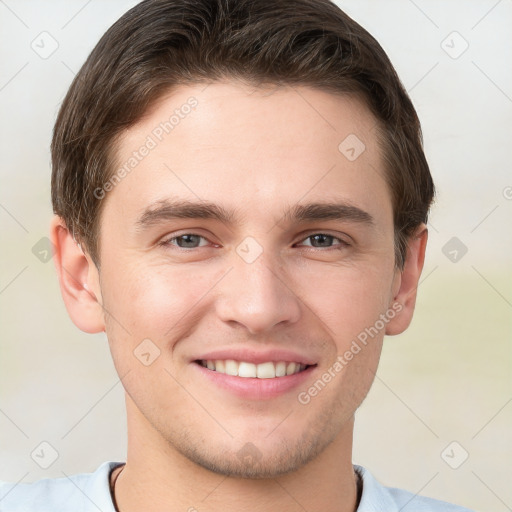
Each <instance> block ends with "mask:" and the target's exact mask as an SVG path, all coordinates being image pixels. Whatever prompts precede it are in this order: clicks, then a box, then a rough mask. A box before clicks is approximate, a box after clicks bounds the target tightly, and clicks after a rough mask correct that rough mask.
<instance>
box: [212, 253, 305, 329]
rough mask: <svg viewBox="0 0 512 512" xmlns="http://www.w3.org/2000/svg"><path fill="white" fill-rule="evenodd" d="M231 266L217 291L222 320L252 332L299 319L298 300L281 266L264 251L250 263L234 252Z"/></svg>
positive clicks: (299, 301) (219, 313)
mask: <svg viewBox="0 0 512 512" xmlns="http://www.w3.org/2000/svg"><path fill="white" fill-rule="evenodd" d="M233 267H234V268H232V270H231V271H230V272H229V273H228V275H227V276H226V277H225V278H224V279H223V280H222V281H221V283H220V284H221V287H220V289H219V290H218V293H219V295H218V300H217V314H218V316H219V318H220V319H221V320H223V321H224V322H226V323H229V324H232V325H235V324H238V325H241V326H243V327H244V328H245V329H247V331H248V332H249V333H251V334H258V333H264V332H267V331H271V330H272V329H274V328H275V327H277V326H278V325H280V324H281V326H285V325H288V324H293V323H295V322H297V321H298V319H299V317H300V311H301V300H300V298H299V296H298V295H297V292H296V290H294V289H293V288H294V286H293V283H291V282H290V281H291V280H290V279H289V276H288V273H287V272H286V270H285V269H284V268H283V266H282V265H280V264H279V263H278V262H276V261H275V260H273V259H272V258H270V257H268V256H267V255H266V252H265V251H264V252H263V253H262V254H261V255H260V256H259V257H258V258H257V259H256V260H255V261H253V262H252V263H248V262H246V261H244V260H243V259H242V258H241V257H239V256H238V255H234V263H233Z"/></svg>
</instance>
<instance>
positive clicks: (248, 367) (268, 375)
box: [201, 359, 306, 379]
mask: <svg viewBox="0 0 512 512" xmlns="http://www.w3.org/2000/svg"><path fill="white" fill-rule="evenodd" d="M201 365H202V366H204V367H205V368H208V369H210V370H215V371H216V372H219V373H225V374H227V375H237V376H238V377H256V378H258V379H273V378H274V377H284V376H285V375H293V374H294V373H299V372H301V371H302V370H304V369H305V368H306V365H305V364H300V363H286V362H284V361H279V362H277V363H274V362H272V361H269V362H267V363H260V364H254V363H248V362H246V361H234V360H233V359H226V360H220V359H217V360H215V361H214V360H211V359H207V360H204V359H203V360H202V361H201Z"/></svg>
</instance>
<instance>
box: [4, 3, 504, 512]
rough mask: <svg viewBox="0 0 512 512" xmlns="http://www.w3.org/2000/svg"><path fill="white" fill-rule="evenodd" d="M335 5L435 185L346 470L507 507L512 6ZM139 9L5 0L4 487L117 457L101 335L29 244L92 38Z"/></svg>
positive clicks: (45, 207) (119, 432)
mask: <svg viewBox="0 0 512 512" xmlns="http://www.w3.org/2000/svg"><path fill="white" fill-rule="evenodd" d="M338 3H339V5H340V6H341V7H342V8H344V9H345V10H346V11H347V13H348V14H349V15H351V16H352V17H353V18H355V19H356V20H357V21H358V22H360V23H361V24H362V25H363V26H364V27H365V28H367V29H368V30H369V31H370V32H371V33H372V34H373V35H374V36H375V37H376V38H377V39H378V40H379V41H380V42H381V44H382V45H383V47H384V48H385V50H386V51H387V52H388V54H389V55H390V57H391V60H392V61H393V62H394V64H395V66H396V68H397V70H398V72H399V74H400V76H401V78H402V80H403V82H404V84H405V86H406V88H407V89H408V90H409V91H410V94H411V96H412V99H413V101H414V103H415V105H416V107H417V110H418V112H419V115H420V118H421V119H422V123H423V128H424V134H425V146H426V152H427V155H428V159H429V162H430V164H431V169H432V173H433V175H434V179H435V181H436V183H437V186H438V199H437V203H436V206H435V207H434V209H433V212H432V216H431V225H430V246H429V249H428V257H427V262H426V267H425V272H424V279H423V282H422V284H421V286H420V290H419V300H418V309H417V314H416V318H415V320H414V322H413V325H412V326H411V328H410V329H409V330H408V331H407V332H406V333H405V334H403V335H401V336H398V337H395V338H388V339H387V340H386V342H385V347H384V352H383V356H382V362H381V366H380V369H379V372H378V376H377V379H376V381H375V384H374V387H373V389H372V391H371V393H370V395H369V397H368V398H367V400H366V401H365V402H364V404H363V405H362V407H361V408H360V410H359V412H358V415H357V420H356V435H355V448H354V462H356V463H358V464H361V465H364V466H366V467H368V468H369V469H370V470H371V471H372V472H373V473H374V474H375V476H376V477H377V478H378V479H379V480H380V481H381V482H382V483H384V484H386V485H392V486H396V487H402V488H407V489H409V490H412V491H414V492H419V493H421V494H425V495H429V496H433V497H437V498H441V499H445V500H448V501H453V502H456V503H459V504H462V505H466V506H468V507H471V508H474V509H477V510H481V511H484V510H485V511H486V512H490V511H495V512H502V511H506V510H511V509H512V488H511V486H510V477H511V465H510V460H511V459H512V446H511V445H512V442H511V435H510V432H511V426H512V386H511V334H512V325H511V324H512V322H511V319H512V315H511V313H512V286H511V282H512V268H511V263H510V261H511V253H512V229H511V220H512V172H511V163H510V162H511V156H512V155H511V139H510V133H511V118H512V67H511V66H510V62H512V33H511V32H510V26H511V22H512V2H511V1H510V0H501V1H496V0H490V1H487V0H485V1H484V0H480V1H476V0H473V1H469V0H466V1H464V2H462V1H455V0H451V1H446V0H443V1H433V0H423V1H421V0H415V1H414V2H413V1H412V0H410V1H409V0H386V1H383V0H381V1H376V0H375V1H369V0H350V1H341V0H340V1H339V2H338ZM134 4H135V2H133V1H106V2H105V1H103V2H101V1H100V0H92V1H89V2H87V1H85V0H80V1H55V0H52V1H46V2H40V1H37V2H36V1H27V0H19V1H15V0H4V1H1V2H0V52H1V62H2V66H1V68H0V107H1V112H2V114H1V117H0V126H1V137H0V155H1V160H0V162H1V167H0V172H1V180H2V186H1V189H0V225H1V240H2V243H1V248H2V250H1V273H0V308H1V310H0V311H1V324H0V333H1V336H2V339H1V345H0V347H1V372H0V389H1V403H0V431H1V444H0V457H1V459H0V460H1V463H0V479H3V480H9V481H13V482H17V481H19V480H23V481H27V482H28V481H33V480H36V479H38V478H41V477H59V476H63V475H69V474H72V473H77V472H86V471H87V472H88V471H93V470H94V469H96V467H97V466H98V465H99V464H100V463H102V462H103V461H105V460H123V459H124V454H125V442H126V436H125V426H124V424H125V413H124V403H123V393H122V387H121V385H120V383H119V380H118V378H117V375H116V374H115V371H114V369H113V365H112V363H111V360H110V355H109V353H108V348H107V344H106V341H105V339H104V337H103V336H101V335H97V336H91V335H86V334H84V333H82V332H80V331H79V330H78V329H77V328H76V327H75V326H74V325H73V324H72V323H71V321H70V320H69V318H68V316H67V313H66V311H65V308H64V306H63V303H62V300H61V297H60V292H59V289H58V286H57V281H56V276H55V271H54V268H53V263H52V262H51V261H49V262H47V263H42V262H41V261H39V260H38V259H37V258H36V257H35V255H34V254H33V252H32V248H33V247H34V245H35V244H36V243H38V241H39V240H40V239H41V238H42V237H45V236H47V234H48V224H49V220H50V216H51V206H50V166H49V151H48V146H49V142H50V137H51V130H52V126H53V123H54V120H55V116H56V113H57V110H58V107H59V104H60V102H61V101H62V98H63V96H64V94H65V92H66V89H67V87H68V86H69V84H70V81H71V79H72V78H73V74H74V73H75V72H76V71H78V69H79V68H80V65H81V64H82V63H83V61H84V59H85V57H86V56H87V54H88V52H89V51H90V50H91V49H92V47H93V46H94V44H95V43H96V41H97V40H98V39H99V37H100V36H101V34H102V33H103V32H104V31H105V30H106V29H107V28H108V26H110V25H111V23H113V22H114V21H115V20H116V19H117V18H118V17H119V16H120V15H121V14H122V13H123V12H124V11H126V10H127V9H128V8H129V7H131V6H132V5H134ZM43 31H46V32H48V33H49V34H51V36H47V35H44V36H39V34H40V33H41V32H43ZM453 31H457V32H458V34H460V36H459V35H457V34H455V35H453V34H452V32H453ZM449 34H452V35H451V36H449ZM447 36H449V37H448V39H446V38H447ZM40 37H46V38H47V39H46V44H45V48H46V49H47V50H49V49H51V44H55V43H52V39H53V40H55V41H56V42H57V44H58V48H57V49H56V51H55V52H54V53H53V54H52V55H50V56H48V57H47V58H45V59H43V58H41V56H40V55H38V54H37V53H36V52H35V51H34V50H33V49H32V48H31V42H32V41H34V40H35V41H36V43H37V42H38V41H40ZM462 38H463V39H462ZM443 41H445V42H444V43H443ZM464 41H467V43H468V44H469V47H468V48H467V50H466V51H465V52H464V53H462V54H461V55H460V56H458V53H460V51H461V50H462V49H463V48H464V47H465V44H466V43H465V42H464ZM445 50H446V51H445ZM447 52H448V53H447ZM449 54H451V56H450V55H449ZM455 56H457V58H453V57H455ZM452 237H457V238H458V239H459V241H460V242H461V243H463V244H464V245H465V246H466V247H467V253H466V254H465V255H464V256H462V257H461V256H460V255H461V254H462V253H461V252H459V255H458V257H459V260H458V261H457V262H452V261H450V260H449V259H448V258H447V257H446V256H445V254H443V247H444V246H445V244H446V243H447V242H448V241H449V240H450V239H451V238H452ZM457 243H459V242H457ZM449 250H452V249H449ZM445 252H448V251H447V250H446V249H445ZM43 441H45V442H47V443H50V445H51V446H52V447H53V448H54V449H55V450H56V451H57V452H58V458H57V459H56V460H55V462H53V464H52V465H51V466H50V467H48V469H42V468H40V467H39V466H38V465H37V464H36V462H35V461H34V460H33V459H32V458H31V453H32V452H33V451H34V449H36V448H37V447H39V445H40V443H41V442H43ZM453 441H456V442H457V443H458V444H457V445H452V446H451V447H450V448H449V449H448V451H447V454H448V455H449V456H451V457H446V452H445V459H443V457H442V456H441V453H442V452H443V450H444V449H445V448H446V447H447V446H448V445H449V444H450V443H451V442H453ZM43 448H44V446H43ZM452 448H453V451H452ZM40 450H41V448H40V447H39V448H37V450H36V453H40ZM463 450H464V451H463ZM43 451H44V450H43ZM465 451H467V453H468V454H469V457H468V459H467V460H466V461H465V462H464V463H463V464H462V465H460V467H459V468H458V469H452V468H451V467H450V466H449V465H448V464H447V462H445V460H448V461H449V462H450V463H451V464H452V465H456V464H457V463H458V462H460V461H461V460H462V457H463V455H464V453H465ZM50 456H51V449H50V448H48V447H46V449H45V457H47V459H46V460H47V461H49V460H50V459H48V457H50ZM34 458H36V457H34ZM507 473H508V474H507ZM0 499H1V496H0ZM0 506H1V501H0Z"/></svg>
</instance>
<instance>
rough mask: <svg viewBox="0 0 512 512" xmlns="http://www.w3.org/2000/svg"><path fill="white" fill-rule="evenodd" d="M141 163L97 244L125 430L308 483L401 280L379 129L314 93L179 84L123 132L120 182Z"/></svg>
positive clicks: (361, 387) (112, 201)
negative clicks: (307, 468)
mask: <svg viewBox="0 0 512 512" xmlns="http://www.w3.org/2000/svg"><path fill="white" fill-rule="evenodd" d="M191 97H193V98H195V99H194V100H192V101H189V103H188V104H189V105H191V104H192V103H193V104H194V105H195V107H194V108H190V109H189V108H184V107H183V105H185V104H187V100H188V99H189V98H191ZM176 109H178V113H177V114H176V113H175V111H176ZM173 114H176V115H175V118H174V119H173V120H172V121H171V124H172V128H169V125H161V123H165V122H166V121H167V122H168V121H169V119H170V117H171V116H172V115H173ZM177 119H179V121H177ZM163 126H165V127H166V128H167V131H168V133H166V131H165V129H164V128H163ZM148 137H149V138H150V139H148ZM347 137H348V139H347ZM356 137H357V138H356ZM160 139H161V140H160ZM345 139H346V141H345ZM343 141H345V142H343ZM340 143H341V146H340ZM361 143H364V147H363V146H362V144H361ZM142 146H146V147H148V148H149V150H148V151H145V150H142V151H139V150H140V148H141V147H142ZM339 146H340V148H339ZM363 149H364V151H362V150H363ZM134 151H136V152H138V154H137V155H136V156H135V158H136V159H137V163H136V164H134V161H133V160H132V161H131V166H130V169H131V170H130V172H128V173H127V175H126V176H125V177H124V178H123V179H122V180H121V181H120V182H119V183H118V184H117V185H116V186H115V187H113V189H112V190H111V191H110V192H108V194H107V195H106V197H105V199H103V200H104V201H106V203H105V204H104V210H103V212H102V217H101V233H100V247H101V250H100V261H101V272H100V283H101V297H100V301H102V302H103V307H104V311H106V312H107V313H106V314H105V326H106V332H107V336H108V339H109V343H110V346H111V351H112V355H113V358H114V362H115V365H116V368H117V371H118V373H119V375H120V376H121V377H123V385H124V387H125V389H126V392H127V395H128V397H127V404H128V419H129V430H130V429H132V431H136V432H137V435H138V436H139V437H141V438H142V439H140V441H141V442H144V439H145V440H146V441H147V440H149V439H151V442H150V443H152V444H153V445H154V444H155V443H156V444H157V445H159V446H160V449H161V450H163V451H164V452H165V451H168V452H169V453H171V452H174V453H176V452H178V453H180V454H181V455H184V456H185V457H187V458H188V459H190V460H192V461H194V462H196V463H199V464H200V465H202V466H203V467H206V468H209V469H212V470H214V471H218V472H220V473H224V474H231V475H240V476H249V477H250V476H252V477H262V476H273V475H278V474H281V473H284V472H287V471H292V470H296V469H298V468H299V467H301V465H303V464H305V463H306V462H308V461H310V460H312V459H313V458H314V457H315V456H316V455H318V454H319V453H320V452H322V450H324V449H325V448H326V447H327V446H328V444H329V443H331V442H332V441H333V440H335V439H336V438H337V437H338V436H341V435H345V436H350V432H351V422H352V417H353V414H354V412H355V410H356V408H357V407H358V406H359V405H360V403H361V401H362V400H363V399H364V397H365V395H366V393H367V391H368V389H369V387H370V384H371V382H372V379H373V374H374V372H375V370H376V367H377V363H378V359H379V355H380V351H381V345H382V337H383V334H384V328H383V324H385V322H383V321H382V320H381V322H378V320H379V318H382V317H380V315H382V314H384V315H385V314H386V311H388V310H389V309H390V308H391V306H392V304H393V299H394V297H395V294H396V292H397V286H398V285H399V281H400V276H399V273H397V272H396V271H395V267H394V263H395V262H394V248H393V216H392V204H391V198H390V194H389V190H388V187H387V185H386V182H385V179H384V171H383V164H382V160H381V154H380V151H379V149H378V145H377V136H376V133H375V120H374V118H373V117H372V115H371V114H370V112H369V111H368V109H367V108H366V107H365V106H363V105H362V104H361V103H360V102H358V101H357V100H355V99H353V98H349V97H339V96H334V95H331V94H328V93H325V92H320V91H318V90H314V89H311V88H306V87H300V88H299V87H297V88H280V89H276V90H270V89H269V90H264V89H249V88H248V87H242V86H240V85H235V84H234V83H223V84H220V83H214V84H211V85H209V86H208V87H206V88H205V85H204V84H203V85H201V86H187V87H185V86H183V87H181V88H179V89H176V90H175V91H174V92H173V93H172V94H170V95H168V96H167V97H166V98H164V99H163V100H162V101H160V102H159V103H158V104H157V105H156V106H155V107H154V108H152V109H151V110H150V111H149V112H148V113H147V115H146V116H145V117H144V119H143V120H142V121H140V122H139V123H138V124H136V125H135V126H134V127H132V128H131V129H129V130H127V131H126V132H125V133H124V135H123V137H122V138H121V139H120V141H119V143H118V146H117V155H116V158H117V167H116V169H117V168H120V167H122V166H123V165H124V164H125V163H127V162H130V158H132V157H134V155H133V152H134ZM361 151H362V152H361ZM142 153H144V154H145V155H146V156H143V155H142ZM359 153H360V154H359ZM127 168H128V167H127ZM185 202H191V203H194V204H198V205H199V206H201V205H202V206H205V205H206V203H209V205H210V206H211V205H214V206H213V208H209V209H208V210H207V212H210V213H212V212H213V213H219V212H222V213H225V214H226V217H227V218H217V217H216V216H215V215H210V214H208V215H206V214H204V215H203V216H201V213H198V211H197V210H195V211H194V208H190V207H189V208H185V209H183V207H184V204H185ZM313 203H318V204H320V205H321V204H326V203H329V204H330V205H333V204H336V205H339V208H338V209H337V210H336V211H337V215H328V216H325V215H322V210H321V208H319V207H310V208H305V209H304V208H303V207H304V205H309V204H313ZM173 204H174V205H175V206H176V205H177V206H178V207H179V208H180V210H179V211H180V214H179V215H178V216H176V217H175V216H173V215H172V212H173V206H172V205H173ZM333 211H334V210H333ZM186 212H188V214H189V215H191V217H190V218H189V217H188V216H186V215H185V216H184V213H186ZM203 212H204V210H203ZM324 213H325V211H324ZM296 214H299V215H298V216H297V215H296ZM180 215H181V216H180ZM365 329H366V331H365ZM368 329H370V331H368ZM371 329H373V330H371ZM376 331H378V333H377V334H376ZM362 332H366V333H367V334H368V332H371V333H372V335H371V336H367V343H366V344H363V343H361V341H358V342H357V344H358V346H359V348H360V350H359V351H357V349H354V345H353V342H354V340H356V341H357V340H358V335H360V334H361V333H362ZM144 340H145V341H144ZM359 340H361V336H360V338H359ZM141 344H142V345H141ZM351 347H352V352H353V358H350V360H347V358H346V357H344V356H343V355H344V354H345V353H346V352H347V351H350V349H351ZM356 351H357V353H356ZM338 356H341V359H338V361H342V362H340V364H341V365H342V367H341V368H340V364H339V365H336V364H335V363H336V361H337V357H338ZM149 363H151V364H149ZM285 363H286V364H285ZM289 363H297V364H289ZM258 365H259V366H258ZM286 371H287V372H288V375H282V374H283V372H286ZM226 372H227V373H226ZM236 372H240V373H241V374H242V375H243V376H237V375H229V374H228V373H231V374H233V373H236ZM254 372H256V375H258V372H259V375H260V377H261V378H258V377H257V376H256V377H254V375H255V373H254ZM276 372H277V374H278V376H274V377H273V375H275V373H276ZM326 373H330V375H331V378H330V379H329V378H328V377H325V374H326ZM249 375H253V376H252V377H247V376H249ZM264 377H266V378H264ZM319 379H320V380H321V381H322V383H323V385H322V384H318V381H319ZM326 381H327V382H326ZM315 383H317V384H316V388H315V389H316V390H317V391H316V392H315V391H314V390H313V391H308V390H310V388H312V387H315ZM148 444H149V443H148Z"/></svg>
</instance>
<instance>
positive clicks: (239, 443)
mask: <svg viewBox="0 0 512 512" xmlns="http://www.w3.org/2000/svg"><path fill="white" fill-rule="evenodd" d="M319 424H320V425H322V422H319V423H317V425H319ZM338 433H339V430H338V429H336V428H333V426H332V425H331V427H330V428H329V427H328V426H327V425H326V424H325V423H324V424H323V428H321V429H320V428H318V427H316V428H315V426H312V425H310V426H309V428H307V429H305V430H304V431H303V433H301V434H299V435H295V436H292V435H290V432H288V433H287V435H283V433H281V434H279V433H278V432H277V429H276V431H275V432H273V433H271V434H270V435H269V434H267V435H266V436H264V437H259V438H257V437H256V436H251V437H249V438H247V439H246V440H245V442H244V441H243V440H241V439H240V438H239V437H237V438H236V439H235V438H231V439H230V440H229V442H228V443H226V439H225V438H224V439H223V441H224V442H223V443H220V442H219V443H217V444H216V445H211V443H212V441H213V439H212V438H207V439H206V440H205V439H204V438H203V441H202V442H200V443H198V442H194V441H193V440H192V439H191V438H190V433H189V435H188V436H186V437H184V438H182V439H181V440H180V442H178V443H171V444H173V447H174V449H176V450H177V451H178V452H180V453H181V455H183V456H184V457H186V458H187V459H188V460H190V461H191V462H193V463H194V464H197V465H198V466H200V467H202V468H204V469H206V470H208V471H211V472H213V473H216V474H219V475H223V476H227V477H232V478H247V479H267V478H276V477H279V476H282V475H286V474H288V473H293V472H295V471H298V470H299V469H300V468H302V467H303V466H305V465H306V464H308V463H309V462H311V461H313V460H314V459H315V458H316V457H318V456H319V454H321V452H323V451H324V450H325V449H326V448H327V447H328V446H329V445H330V444H331V443H332V441H333V440H334V439H335V438H336V435H337V434H338Z"/></svg>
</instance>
